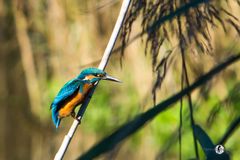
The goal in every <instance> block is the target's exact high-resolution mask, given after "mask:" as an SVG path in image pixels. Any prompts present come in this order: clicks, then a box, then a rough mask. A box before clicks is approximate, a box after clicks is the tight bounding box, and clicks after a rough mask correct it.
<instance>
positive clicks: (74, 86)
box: [51, 78, 82, 128]
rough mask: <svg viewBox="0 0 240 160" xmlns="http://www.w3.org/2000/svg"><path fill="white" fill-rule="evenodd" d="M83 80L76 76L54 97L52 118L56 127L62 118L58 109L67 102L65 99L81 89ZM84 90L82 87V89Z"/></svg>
mask: <svg viewBox="0 0 240 160" xmlns="http://www.w3.org/2000/svg"><path fill="white" fill-rule="evenodd" d="M81 83H82V81H81V80H80V79H76V78H74V79H73V80H70V81H68V82H67V83H66V84H65V85H64V86H63V87H62V88H61V90H60V91H59V92H58V94H57V96H56V97H55V98H54V100H53V102H52V104H51V109H52V119H53V122H54V124H55V125H56V127H57V128H58V126H59V124H60V121H61V119H60V118H59V117H58V111H59V109H60V108H61V107H62V105H63V104H64V103H65V101H66V100H67V99H68V98H70V97H71V96H72V95H73V94H74V93H75V92H77V91H78V90H79V91H80V88H81ZM81 90H82V89H81Z"/></svg>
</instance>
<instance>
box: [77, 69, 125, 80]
mask: <svg viewBox="0 0 240 160" xmlns="http://www.w3.org/2000/svg"><path fill="white" fill-rule="evenodd" d="M77 78H78V79H81V80H83V81H85V82H87V83H92V84H94V83H96V82H98V81H100V80H109V81H114V82H121V81H120V80H118V79H117V78H114V77H112V76H109V75H108V74H107V73H106V72H104V71H103V70H100V69H98V68H87V69H84V70H83V71H82V72H81V73H80V74H79V75H78V77H77Z"/></svg>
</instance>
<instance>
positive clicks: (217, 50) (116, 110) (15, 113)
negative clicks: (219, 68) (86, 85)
mask: <svg viewBox="0 0 240 160" xmlns="http://www.w3.org/2000/svg"><path fill="white" fill-rule="evenodd" d="M229 5H230V7H231V8H232V12H233V14H234V15H240V11H239V8H238V7H237V6H236V2H235V1H233V2H229ZM120 6H121V1H118V0H111V1H110V0H109V1H106V0H88V1H84V0H68V1H67V0H51V1H46V0H39V1H8V0H0V82H1V83H0V107H1V112H0V126H1V127H0V137H1V138H0V159H10V160H16V159H21V160H22V159H24V160H27V159H32V160H40V159H53V157H54V155H55V153H56V152H57V150H58V148H59V146H60V144H61V142H62V140H63V138H64V135H65V134H66V133H67V132H68V129H69V128H70V126H71V123H72V122H73V119H72V118H71V117H69V118H65V119H64V120H63V121H62V123H61V126H60V128H59V129H55V127H54V125H53V123H52V121H51V112H50V104H51V101H52V100H53V98H54V96H55V95H56V94H57V92H58V90H59V89H60V88H61V87H62V85H63V84H64V83H65V82H66V81H68V80H69V79H71V78H73V77H75V76H76V75H78V74H79V73H80V71H81V70H82V69H83V68H86V67H90V66H93V67H97V66H98V63H99V60H100V59H101V56H102V54H103V52H104V49H105V47H106V45H107V42H108V39H109V37H110V35H111V32H112V29H113V26H114V24H115V21H116V19H117V16H118V12H119V9H120ZM238 18H240V17H239V16H238ZM227 29H229V28H227ZM139 31H141V27H140V21H138V20H137V21H136V23H135V24H134V26H133V30H132V33H133V35H134V33H138V32H139ZM210 32H211V35H212V43H213V48H214V53H213V54H212V55H207V54H188V57H187V60H188V61H187V63H188V68H189V75H190V82H193V81H194V80H195V79H196V78H197V77H199V76H200V75H202V74H203V73H205V72H206V71H208V70H209V69H210V68H211V67H213V66H215V65H216V64H218V62H220V61H221V60H223V59H224V58H225V57H227V56H228V54H229V52H230V53H237V52H239V51H240V47H239V44H240V43H239V38H238V36H236V31H234V30H232V29H229V30H228V32H227V33H224V32H223V30H222V29H221V28H216V29H214V30H211V31H210ZM119 44H120V42H118V43H117V45H119ZM144 47H145V45H144V43H142V41H141V39H140V38H139V39H138V40H136V41H134V43H132V44H131V45H130V46H129V47H128V48H127V49H126V50H125V55H124V57H123V61H122V66H121V64H120V56H119V53H116V54H113V55H112V57H111V59H110V62H109V64H108V66H107V68H106V71H107V72H108V73H109V74H110V75H113V76H115V77H117V78H119V79H121V80H122V81H123V83H122V84H115V83H111V82H105V81H104V82H101V83H100V85H99V86H98V87H97V90H96V92H95V94H94V96H93V98H92V100H91V103H90V105H89V106H88V109H87V111H86V114H85V116H84V118H83V121H82V124H81V125H80V126H79V128H78V130H77V132H76V134H75V136H74V138H73V140H72V142H71V144H70V146H69V149H68V151H67V153H66V155H65V159H74V158H76V157H78V156H79V155H81V154H82V153H84V152H85V151H87V150H88V149H89V148H90V147H91V146H92V145H93V144H95V143H97V142H98V141H99V140H101V139H102V138H103V137H105V136H107V135H109V134H110V133H112V132H113V131H114V130H116V129H117V128H118V127H119V126H120V125H121V124H123V123H124V122H127V121H128V120H129V119H131V118H133V117H134V116H135V115H137V114H138V113H141V112H143V111H146V110H147V109H149V108H150V107H152V106H153V101H152V93H151V89H152V86H153V82H154V73H152V68H151V56H149V55H145V54H144ZM164 47H165V48H166V49H167V48H168V46H164ZM178 53H179V51H176V52H175V53H174V57H173V61H172V63H171V66H170V68H169V69H168V72H167V75H166V77H165V79H164V82H163V85H162V87H161V89H160V90H158V92H157V102H160V101H162V100H164V99H166V98H167V97H169V96H171V95H172V94H173V93H176V92H177V91H179V90H180V89H181V62H180V61H179V59H180V54H178ZM239 69H240V64H239V63H236V64H234V65H232V66H231V67H229V68H228V69H226V70H225V71H224V72H222V73H221V74H219V75H217V76H216V77H215V78H214V79H213V80H212V81H210V82H209V83H207V84H206V85H205V86H204V87H202V88H201V89H198V90H196V91H194V92H193V93H192V96H193V97H192V98H193V103H194V108H195V110H194V116H195V121H196V123H198V124H200V125H201V126H202V128H203V129H204V130H205V131H206V132H207V133H208V135H209V136H210V137H211V138H212V140H213V141H214V143H217V141H218V140H219V139H220V138H221V137H222V136H223V134H224V133H225V131H226V129H227V127H228V126H229V124H230V123H231V122H232V121H233V120H234V119H236V118H237V117H239V115H240V110H239V109H240V106H239V105H240V103H239V100H240V83H239V80H240V72H239ZM183 104H184V105H183V113H184V114H183V117H184V118H183V119H184V120H183V134H182V136H183V137H182V138H183V139H182V157H183V159H189V158H192V157H194V150H193V140H192V132H191V130H190V120H189V117H188V113H189V111H188V104H187V102H185V101H184V103H183ZM179 106H180V104H179V103H178V104H175V106H173V107H172V108H171V109H168V110H167V111H165V112H164V113H161V115H159V116H158V117H157V118H155V119H154V120H153V121H152V122H151V123H149V124H148V125H146V126H145V127H144V128H143V129H142V130H140V131H139V132H137V133H136V134H134V135H133V136H131V137H129V138H128V139H127V140H126V141H124V142H122V143H121V144H120V145H119V146H118V147H117V148H115V149H114V150H113V151H111V152H110V153H107V154H104V155H102V156H100V157H99V159H138V160H144V159H168V160H169V159H178V147H179V146H178V139H177V136H178V133H177V131H178V126H179ZM239 136H240V131H239V130H236V132H235V133H234V134H233V135H232V137H231V138H230V139H229V140H228V141H227V143H226V144H225V147H226V148H227V149H228V150H229V152H230V153H231V155H232V159H235V160H237V159H239V153H240V139H239ZM199 150H200V157H201V159H204V154H203V151H202V150H201V148H200V147H199Z"/></svg>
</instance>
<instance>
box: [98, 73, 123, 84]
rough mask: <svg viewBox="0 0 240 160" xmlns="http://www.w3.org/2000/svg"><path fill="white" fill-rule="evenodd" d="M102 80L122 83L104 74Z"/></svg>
mask: <svg viewBox="0 0 240 160" xmlns="http://www.w3.org/2000/svg"><path fill="white" fill-rule="evenodd" d="M103 80H109V81H114V82H118V83H122V81H120V80H119V79H117V78H114V77H112V76H109V75H107V74H106V76H105V77H103Z"/></svg>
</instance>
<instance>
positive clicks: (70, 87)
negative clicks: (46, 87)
mask: <svg viewBox="0 0 240 160" xmlns="http://www.w3.org/2000/svg"><path fill="white" fill-rule="evenodd" d="M97 74H103V75H105V74H106V72H104V71H102V70H100V69H98V68H87V69H84V70H83V71H82V72H81V73H80V74H79V75H78V76H77V77H76V78H74V79H72V80H70V81H68V82H67V83H66V84H65V85H64V86H63V87H62V88H61V90H60V91H59V92H58V94H57V96H56V97H55V98H54V100H53V102H52V104H51V109H52V120H53V123H54V124H55V126H56V127H57V128H58V126H59V124H60V121H61V119H60V118H58V111H59V110H60V109H61V107H63V104H64V103H65V102H66V101H67V100H68V99H69V98H71V96H73V95H74V93H76V92H77V91H79V92H83V85H84V83H95V82H96V81H99V80H100V78H97V77H95V78H93V79H91V80H84V78H85V77H86V76H87V75H97Z"/></svg>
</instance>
